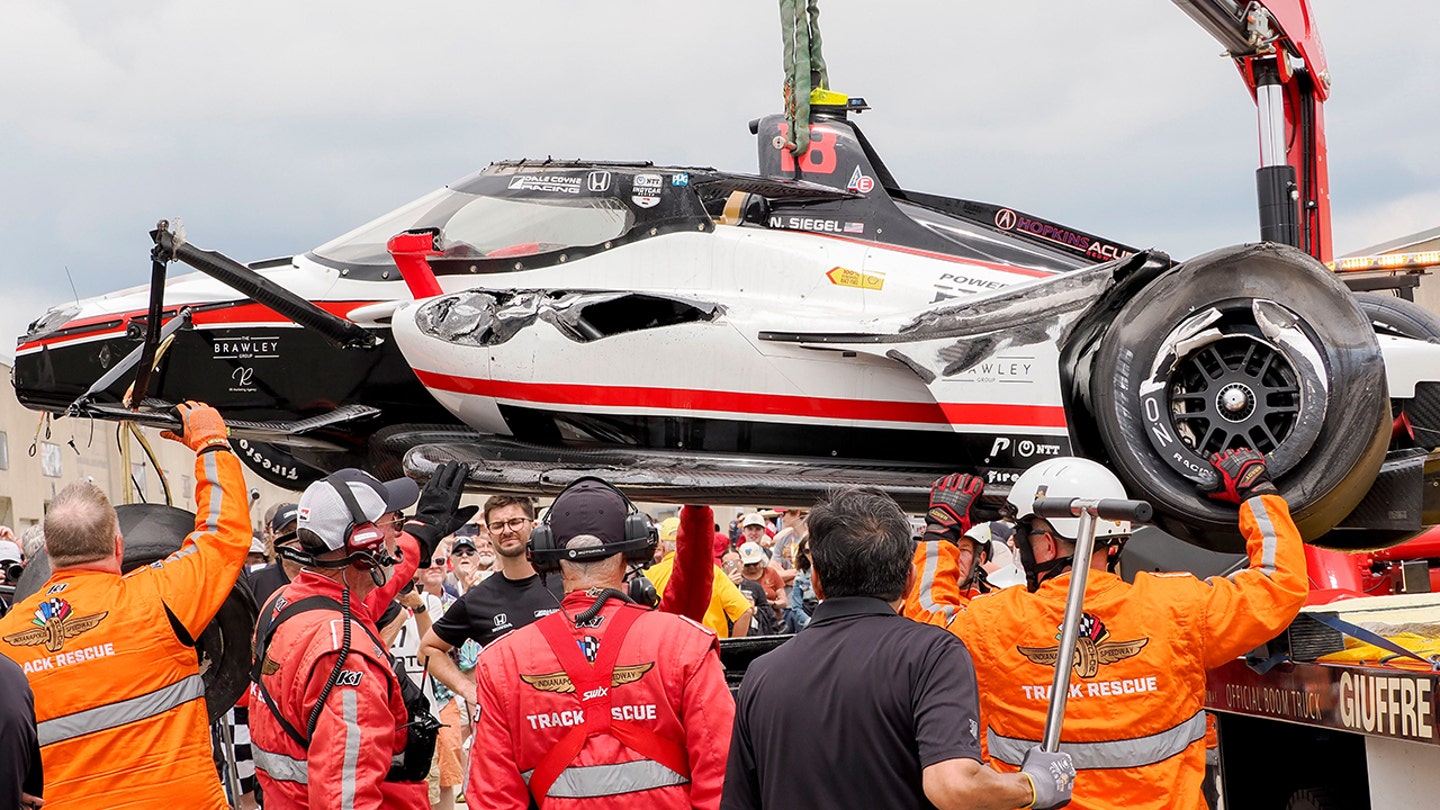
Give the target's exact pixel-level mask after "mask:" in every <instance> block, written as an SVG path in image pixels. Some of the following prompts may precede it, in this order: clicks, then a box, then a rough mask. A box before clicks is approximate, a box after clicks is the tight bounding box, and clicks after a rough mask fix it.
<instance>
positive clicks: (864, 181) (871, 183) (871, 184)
mask: <svg viewBox="0 0 1440 810" xmlns="http://www.w3.org/2000/svg"><path fill="white" fill-rule="evenodd" d="M874 188H875V178H873V177H871V176H870V175H868V174H861V173H860V167H859V166H856V167H855V171H854V173H853V174H851V175H850V182H849V183H846V184H845V190H846V191H853V192H855V193H857V194H869V193H870V192H871V191H872V190H873V189H874Z"/></svg>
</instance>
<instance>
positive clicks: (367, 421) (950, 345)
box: [14, 105, 1440, 549]
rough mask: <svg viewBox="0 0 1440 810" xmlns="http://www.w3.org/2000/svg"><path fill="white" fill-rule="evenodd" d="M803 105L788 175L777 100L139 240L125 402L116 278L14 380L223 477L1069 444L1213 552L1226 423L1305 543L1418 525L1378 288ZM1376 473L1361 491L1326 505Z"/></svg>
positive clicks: (534, 482) (855, 461) (983, 468)
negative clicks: (228, 454)
mask: <svg viewBox="0 0 1440 810" xmlns="http://www.w3.org/2000/svg"><path fill="white" fill-rule="evenodd" d="M813 115H814V117H813V125H812V138H813V144H814V145H813V146H812V149H811V150H810V151H809V152H808V153H807V154H806V155H805V156H804V157H803V158H802V160H801V161H800V164H801V165H799V166H798V167H795V166H788V165H785V164H784V161H785V159H786V158H787V157H788V153H785V152H783V151H781V150H776V149H775V148H774V147H773V145H772V143H773V141H774V139H775V138H776V137H777V136H778V135H779V133H780V131H781V127H782V125H783V120H782V119H781V118H780V117H779V116H773V117H769V118H765V119H762V120H760V121H756V122H754V123H753V124H752V130H753V131H754V132H755V134H756V135H757V136H758V142H759V151H760V158H761V173H760V174H759V175H742V174H734V173H726V172H719V171H714V170H711V169H703V168H676V167H658V166H653V165H651V164H646V163H635V164H620V163H585V162H549V161H547V162H543V163H535V162H513V163H496V164H493V165H491V166H490V167H488V168H487V169H485V170H483V171H481V172H479V173H477V174H475V175H472V176H470V177H467V178H465V179H463V180H461V181H459V182H457V183H454V184H453V185H451V186H449V187H446V188H444V189H441V190H439V191H436V192H434V193H432V194H430V195H428V196H426V197H424V198H422V199H420V200H417V201H416V202H414V203H411V204H409V205H406V206H404V207H402V208H400V209H398V210H397V211H395V212H394V213H392V214H389V215H386V216H384V217H381V218H380V219H378V220H376V221H374V222H372V223H370V224H367V225H365V226H363V227H361V228H359V229H357V230H355V231H353V232H351V233H349V234H346V235H345V236H342V237H340V238H338V239H336V240H334V241H331V242H329V243H326V244H324V245H321V246H320V247H318V248H316V249H315V250H313V251H311V252H310V253H307V254H305V255H303V256H297V257H294V258H292V259H287V260H281V261H272V262H262V263H257V264H255V265H252V266H250V267H248V268H247V267H244V266H240V265H238V264H236V263H233V262H229V261H228V260H225V259H224V257H221V256H219V255H218V254H212V253H206V252H204V251H198V250H196V249H194V248H193V246H190V245H188V244H186V243H184V242H183V241H182V240H180V239H178V238H176V235H174V234H170V233H169V232H167V231H163V230H161V231H157V234H156V237H157V241H158V242H159V243H160V247H157V251H158V252H162V253H164V252H166V251H168V252H169V254H170V255H172V256H176V255H178V256H181V257H182V258H186V259H187V261H190V262H191V263H192V264H196V265H197V266H201V267H205V268H207V269H208V270H209V271H210V272H211V273H212V275H213V276H214V277H211V276H207V275H200V274H196V275H190V276H184V277H181V278H176V279H173V280H171V281H170V282H169V283H168V284H166V285H163V286H162V289H163V291H164V302H163V307H162V313H163V315H162V320H164V321H165V323H166V326H167V327H174V328H173V342H172V343H171V344H170V345H169V347H168V351H165V352H164V353H163V354H161V355H160V357H159V359H158V361H155V362H154V363H153V365H154V391H153V393H152V395H151V397H150V398H149V399H148V400H146V401H145V402H144V403H143V404H144V405H146V406H147V407H146V408H145V409H143V410H142V412H141V413H138V414H137V413H134V412H132V411H131V410H129V409H127V408H125V407H124V406H123V405H122V404H121V399H122V397H123V396H124V393H125V389H126V384H127V382H128V376H127V375H125V374H120V375H115V374H110V375H109V377H111V378H113V379H111V381H110V383H109V384H107V385H102V386H96V385H94V383H95V382H96V378H97V377H101V376H102V375H105V374H106V373H107V371H111V372H113V371H115V370H117V369H120V368H129V366H126V365H125V364H124V361H123V360H122V358H125V357H126V355H133V354H135V353H136V352H139V351H140V350H141V349H142V348H143V344H144V342H145V341H144V339H143V332H144V328H143V327H144V325H145V323H146V319H147V307H146V304H147V296H148V295H149V291H148V290H147V289H146V288H143V287H140V288H135V289H132V290H129V291H125V292H122V293H116V294H112V295H108V296H103V297H100V298H95V299H90V300H88V301H82V302H81V303H80V304H79V305H78V306H66V307H57V308H55V309H52V310H51V311H50V312H49V313H47V314H46V315H45V316H44V317H42V318H40V319H39V320H38V321H36V322H35V323H34V324H33V325H32V327H31V328H30V331H29V333H28V334H26V335H25V336H24V337H22V338H21V339H20V345H19V349H18V352H17V360H16V366H15V373H14V384H15V387H16V391H17V393H18V395H19V397H20V398H21V400H22V401H23V402H25V403H26V404H27V405H30V406H31V407H36V408H42V409H49V410H53V411H57V412H65V411H67V410H68V411H69V412H70V413H72V414H74V415H77V416H91V417H99V418H108V419H122V418H138V419H141V420H142V421H144V420H148V421H151V422H155V423H159V422H163V421H164V420H165V419H166V417H165V416H164V414H163V408H164V406H166V405H167V404H169V403H174V402H177V401H181V400H184V399H187V398H195V399H201V400H205V401H207V402H210V403H212V404H214V405H215V406H216V407H218V408H219V409H220V410H221V411H222V413H224V414H225V415H226V417H227V419H229V420H231V421H232V424H234V426H235V433H236V435H237V436H239V437H241V439H242V442H241V443H240V444H241V445H242V450H243V451H244V456H245V458H246V460H247V462H249V463H250V464H251V466H252V467H253V468H255V469H256V471H257V472H260V473H261V474H263V475H266V476H267V477H270V478H273V479H275V480H277V481H279V482H282V483H286V482H288V483H291V484H292V485H296V486H299V485H303V484H304V483H305V482H306V480H308V479H309V478H311V477H314V476H316V475H319V474H321V473H323V472H324V471H326V470H329V469H334V468H337V467H340V466H344V465H348V464H357V463H358V464H362V465H365V466H369V467H371V468H377V470H378V471H379V472H381V473H382V474H389V473H391V472H393V471H394V465H395V464H397V463H399V462H400V461H401V460H402V459H403V460H404V463H405V464H406V465H407V466H408V468H409V469H410V470H411V471H412V472H414V473H416V474H421V475H423V474H424V473H425V472H427V471H428V470H429V469H430V468H432V467H433V466H434V465H436V464H439V463H441V462H443V461H444V460H445V459H447V458H452V457H457V458H463V459H466V460H469V461H472V462H479V464H478V467H477V471H476V473H475V481H474V485H475V486H476V487H480V488H483V487H487V486H488V487H499V486H504V487H506V488H509V489H518V490H528V491H533V492H553V491H554V490H555V489H556V488H558V487H561V486H563V485H564V484H565V483H566V482H567V481H569V480H571V479H572V478H573V477H575V476H577V475H580V474H583V473H586V472H595V471H599V472H602V473H603V474H605V475H607V476H608V477H610V478H611V479H612V480H616V481H617V482H619V483H621V484H622V485H624V486H626V487H627V488H629V489H630V490H631V491H632V492H634V493H636V494H637V496H639V497H649V498H656V499H659V498H664V499H671V500H683V499H715V500H727V499H736V498H739V499H741V500H744V501H760V500H768V501H776V502H803V501H805V500H807V499H811V498H814V497H815V496H816V495H817V494H818V493H820V492H822V491H823V490H824V489H826V488H827V487H829V486H832V485H834V484H836V483H841V482H851V481H853V482H866V483H874V484H876V485H879V486H882V487H885V488H887V489H889V490H890V491H892V492H893V493H895V494H896V495H897V497H899V498H900V499H901V500H902V501H904V502H906V503H907V505H911V506H915V505H918V504H920V503H921V500H920V499H921V498H923V494H924V491H925V485H926V483H927V482H928V481H929V480H930V479H931V478H932V477H933V476H934V475H936V474H938V473H939V472H940V471H942V470H950V469H955V468H964V469H970V470H973V471H975V472H977V473H979V474H981V475H983V476H984V477H985V479H986V480H987V481H988V482H989V483H990V485H991V492H992V493H995V494H1003V492H1004V491H1005V489H1006V485H1007V484H1008V482H1010V481H1012V480H1013V479H1014V477H1015V476H1016V475H1018V473H1019V472H1020V471H1021V470H1023V469H1024V468H1026V467H1027V466H1029V465H1030V464H1032V463H1034V462H1036V461H1039V460H1041V459H1043V458H1045V457H1048V456H1054V455H1065V454H1070V453H1082V454H1085V455H1089V456H1091V457H1096V458H1103V459H1106V460H1107V461H1108V463H1109V464H1111V465H1112V466H1113V467H1114V468H1115V469H1116V470H1117V472H1119V473H1120V474H1121V476H1122V477H1123V478H1124V479H1125V481H1126V483H1127V484H1128V485H1129V486H1130V487H1131V489H1132V492H1133V493H1134V494H1136V495H1137V496H1142V497H1145V498H1147V499H1149V500H1151V501H1152V502H1153V503H1154V504H1155V505H1156V506H1157V507H1158V510H1159V512H1160V514H1161V515H1162V517H1161V523H1162V525H1163V526H1164V528H1166V529H1167V530H1168V531H1169V532H1170V533H1172V534H1176V535H1177V536H1180V537H1182V538H1184V539H1187V540H1191V541H1192V542H1195V543H1197V544H1200V545H1203V546H1206V547H1210V548H1215V549H1233V548H1234V547H1235V546H1234V543H1235V539H1234V537H1233V514H1229V513H1227V512H1226V511H1225V510H1224V509H1222V508H1220V507H1218V506H1211V505H1210V504H1209V503H1207V502H1206V501H1205V500H1204V499H1203V498H1201V497H1199V496H1197V495H1196V493H1195V486H1196V484H1197V483H1200V482H1203V481H1204V480H1205V479H1206V477H1207V476H1208V475H1209V472H1208V465H1207V464H1206V463H1205V458H1206V456H1207V455H1208V454H1209V453H1211V452H1213V451H1216V450H1219V449H1223V448H1227V447H1235V446H1241V445H1245V446H1254V447H1257V448H1259V449H1261V450H1263V451H1264V452H1265V453H1266V454H1267V455H1268V457H1269V459H1270V465H1271V468H1272V470H1273V471H1274V472H1275V474H1276V475H1277V477H1278V480H1279V482H1280V485H1281V487H1282V490H1283V491H1284V492H1285V494H1286V495H1287V497H1289V498H1290V499H1291V501H1292V503H1293V504H1294V505H1295V511H1296V514H1297V517H1298V519H1299V522H1300V525H1301V526H1302V527H1303V529H1304V530H1305V532H1306V534H1307V536H1308V537H1311V538H1312V539H1320V538H1322V536H1323V538H1324V540H1322V542H1328V543H1330V544H1332V545H1338V546H1342V547H1345V546H1359V545H1378V544H1383V543H1384V542H1386V541H1388V540H1390V539H1392V538H1394V539H1399V538H1401V537H1403V536H1407V535H1408V534H1410V533H1413V532H1415V531H1418V530H1419V529H1420V527H1421V526H1422V525H1423V523H1424V522H1425V521H1426V519H1427V518H1426V517H1425V516H1424V515H1423V514H1422V513H1424V511H1425V508H1424V506H1423V505H1422V501H1421V497H1422V492H1423V491H1424V488H1423V487H1422V483H1423V480H1424V478H1425V475H1426V464H1427V459H1428V458H1429V455H1427V451H1429V450H1430V449H1431V446H1430V445H1429V444H1426V443H1425V442H1424V441H1423V438H1424V437H1426V436H1430V437H1433V436H1435V435H1437V434H1436V433H1434V432H1433V431H1435V430H1436V429H1440V420H1437V415H1440V346H1437V345H1435V344H1433V343H1427V342H1425V341H1424V340H1423V338H1425V337H1428V335H1424V334H1409V335H1408V336H1407V335H1406V334H1405V333H1404V330H1403V329H1401V330H1400V332H1399V333H1391V332H1393V331H1394V330H1387V332H1386V333H1385V334H1378V335H1377V333H1376V328H1377V327H1376V324H1375V323H1374V322H1379V323H1381V324H1382V325H1383V324H1386V323H1394V322H1396V321H1397V320H1398V319H1397V318H1394V317H1389V318H1387V316H1386V313H1387V312H1391V311H1392V310H1393V309H1394V304H1392V303H1388V302H1386V301H1383V300H1378V299H1370V298H1358V299H1357V297H1356V296H1355V295H1354V294H1352V293H1350V292H1349V291H1348V290H1347V289H1346V288H1345V287H1344V286H1343V285H1342V284H1341V283H1340V282H1339V281H1338V280H1337V279H1336V277H1335V276H1333V275H1332V274H1331V273H1330V272H1328V271H1327V270H1326V269H1325V268H1324V266H1322V265H1321V264H1320V263H1319V262H1317V261H1316V260H1315V259H1313V258H1311V257H1310V256H1308V255H1307V254H1305V253H1303V252H1301V251H1299V250H1296V249H1293V248H1288V247H1284V246H1279V245H1274V244H1267V243H1262V244H1256V245H1247V246H1241V247H1234V248H1226V249H1222V250H1218V251H1215V252H1212V253H1209V254H1206V255H1203V256H1200V257H1197V258H1194V259H1191V260H1189V261H1186V262H1183V263H1179V264H1175V263H1173V262H1171V260H1170V259H1169V258H1168V257H1166V256H1165V255H1164V254H1161V253H1158V252H1154V251H1137V250H1135V249H1133V248H1131V247H1128V246H1125V245H1121V244H1118V243H1115V242H1113V241H1110V240H1106V239H1102V238H1100V237H1097V236H1094V235H1092V234H1087V233H1083V232H1081V231H1078V230H1076V229H1073V228H1068V227H1065V226H1062V225H1060V224H1057V223H1054V222H1050V221H1047V220H1044V219H1041V218H1039V217H1035V216H1031V215H1028V214H1026V213H1023V212H1020V211H1015V210H1013V209H1010V208H1004V207H1000V206H993V205H986V204H981V203H975V202H968V201H963V200H957V199H951V198H946V197H938V196H932V195H928V194H920V193H916V192H911V191H906V190H903V189H901V188H900V187H899V185H898V184H897V183H896V182H895V181H894V179H893V178H892V177H891V176H890V174H889V173H888V172H887V171H886V169H885V166H884V164H883V163H882V162H881V161H880V159H879V157H878V156H877V155H876V153H875V152H874V150H873V149H872V148H871V147H870V145H869V143H868V142H867V141H866V140H865V138H864V136H863V135H862V134H861V132H860V130H859V129H858V128H857V127H856V126H855V123H854V121H853V120H852V118H853V110H852V109H850V107H849V106H847V105H836V106H833V107H825V106H819V107H817V108H816V109H815V111H814V114H813ZM796 168H798V169H799V170H800V172H801V178H800V179H798V180H797V179H794V177H795V174H796ZM397 234H398V235H401V238H398V239H394V240H393V242H392V237H396V236H397ZM391 248H393V249H394V250H393V252H392V250H391ZM165 258H169V256H166V257H165ZM232 265H233V267H232ZM227 269H233V270H234V275H226V272H225V271H226V270H227ZM241 271H245V273H248V274H249V276H253V279H249V281H248V282H247V277H244V276H243V274H242V273H241ZM401 271H404V274H405V275H404V276H403V277H402V272H401ZM407 278H408V279H409V280H410V281H411V286H410V287H407V281H406V279H407ZM222 279H223V280H224V281H223V282H222ZM247 284H248V286H247ZM427 285H428V286H427ZM234 287H238V288H240V289H244V290H248V291H250V293H251V294H250V295H249V296H248V297H243V296H237V295H236V293H235V290H234ZM411 287H413V288H414V289H416V290H419V291H420V294H418V295H416V294H412V292H411ZM277 288H278V291H277ZM266 294H270V295H271V296H272V297H270V298H265V297H264V296H265V295H266ZM282 294H289V297H288V298H287V297H285V296H284V295H282ZM289 298H297V299H303V300H300V301H299V302H298V304H293V305H292V304H287V303H286V302H287V301H288V300H289ZM260 300H264V301H266V302H267V304H270V305H267V304H262V303H259V301H260ZM1389 301H1391V302H1393V301H1395V299H1389ZM1402 303H1403V302H1402ZM300 305H304V306H305V307H308V309H305V308H303V307H302V308H301V309H295V307H296V306H300ZM323 318H329V319H331V320H332V321H338V322H340V324H341V325H343V326H344V327H346V328H348V329H349V330H350V332H342V333H341V336H340V337H337V336H336V335H335V334H332V332H330V331H326V330H325V329H324V328H323V327H324V326H325V325H326V324H329V323H330V322H329V321H324V320H322V319H323ZM297 319H298V321H297ZM1372 321H1373V322H1372ZM301 323H305V324H307V325H305V326H302V325H300V324H301ZM352 332H353V333H354V334H352ZM1412 332H1413V330H1412ZM1416 338H1421V339H1420V340H1417V339H1416ZM366 339H368V343H367V340H366ZM344 346H348V348H344ZM130 365H134V363H133V362H132V363H131V364H130ZM102 382H103V380H102ZM1397 419H1398V424H1400V425H1401V429H1396V424H1397ZM1416 437H1419V438H1420V441H1416ZM1432 444H1433V443H1432ZM1434 466H1435V465H1434V463H1433V460H1432V461H1431V462H1430V467H1431V469H1430V475H1431V476H1432V477H1433V475H1434V469H1433V468H1434ZM379 468H388V469H379ZM1377 488H1378V489H1380V490H1383V492H1382V493H1381V496H1383V497H1384V499H1385V501H1384V504H1383V506H1384V508H1383V509H1379V508H1375V509H1371V508H1369V507H1367V506H1365V505H1364V504H1362V501H1364V499H1365V497H1366V495H1367V493H1369V492H1371V490H1372V489H1377ZM1376 501H1377V503H1378V501H1379V496H1377V498H1376ZM1432 501H1433V498H1432ZM1357 506H1359V507H1361V508H1360V509H1358V510H1357V509H1356V507H1357ZM1431 506H1432V508H1431V511H1432V512H1433V511H1434V510H1433V503H1432V504H1431ZM1430 520H1431V522H1433V518H1430ZM1336 526H1345V527H1350V528H1351V529H1352V530H1353V531H1347V530H1344V529H1342V530H1334V531H1332V529H1333V527H1336ZM1361 530H1363V531H1361ZM1377 532H1383V533H1380V534H1377ZM1327 533H1328V534H1327Z"/></svg>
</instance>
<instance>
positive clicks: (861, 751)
mask: <svg viewBox="0 0 1440 810" xmlns="http://www.w3.org/2000/svg"><path fill="white" fill-rule="evenodd" d="M810 522H811V535H810V550H811V554H812V555H813V560H812V562H813V566H812V568H811V572H812V575H813V577H814V579H813V583H814V586H815V590H816V592H817V593H819V594H820V596H821V597H823V598H824V601H823V602H821V603H820V605H819V607H817V608H816V610H815V617H814V620H813V621H812V622H811V626H810V628H809V629H808V630H806V632H804V633H801V634H800V635H798V636H796V637H795V639H793V640H791V641H788V642H786V643H785V644H784V645H783V646H781V647H779V648H778V649H776V650H774V651H772V652H770V653H768V654H766V655H763V656H761V657H760V658H758V659H756V660H755V662H754V663H752V664H751V665H750V668H749V670H748V671H747V672H746V673H745V680H744V682H743V683H742V684H741V686H740V694H739V697H738V698H737V701H736V704H737V705H736V710H735V730H734V733H733V735H732V736H731V741H730V758H729V765H728V767H727V769H726V772H725V795H724V800H723V801H722V803H721V806H722V807H724V808H726V810H746V809H747V808H760V807H827V808H828V807H886V808H901V807H913V808H925V807H946V808H1028V807H1037V808H1050V807H1058V806H1061V805H1063V804H1064V803H1065V801H1066V800H1068V799H1069V795H1070V784H1071V780H1072V779H1073V775H1074V770H1073V769H1072V768H1070V764H1069V757H1068V756H1067V755H1066V754H1046V753H1044V752H1043V751H1041V750H1040V748H1039V747H1036V748H1035V749H1033V751H1032V752H1031V753H1030V755H1029V756H1028V757H1027V759H1026V763H1025V766H1024V769H1023V771H1022V773H1020V774H999V773H996V772H995V771H993V770H991V769H990V768H988V767H986V766H985V765H984V764H982V762H981V758H980V739H979V722H980V706H979V697H978V695H977V690H976V685H975V668H974V665H973V663H972V662H971V659H970V654H969V652H968V651H967V650H966V649H965V645H964V644H963V643H959V640H958V639H956V638H954V637H953V636H950V635H948V634H947V633H945V632H944V631H943V630H941V629H940V628H937V627H931V626H927V625H924V624H920V623H918V622H911V621H908V620H906V619H904V618H903V617H902V616H900V614H899V609H900V605H901V603H902V601H903V596H904V594H905V591H906V590H907V589H908V588H909V586H910V585H911V584H912V583H913V574H912V571H911V554H912V551H913V547H914V544H913V542H912V541H911V537H910V527H909V523H908V521H907V519H906V517H905V515H904V513H902V512H901V511H900V507H899V506H897V505H896V504H895V502H894V501H893V500H891V499H890V498H889V496H887V495H885V494H883V493H881V492H879V491H878V490H873V489H848V490H843V491H841V492H839V493H837V494H836V495H834V496H833V497H832V498H831V499H830V501H829V502H827V503H822V504H819V505H817V506H816V507H815V509H814V510H813V511H812V513H811V521H810ZM827 740H830V741H834V740H843V741H844V742H843V744H842V745H827V744H824V743H823V742H821V744H817V741H827ZM1052 769H1053V770H1052Z"/></svg>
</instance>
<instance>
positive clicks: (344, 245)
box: [311, 188, 634, 265]
mask: <svg viewBox="0 0 1440 810" xmlns="http://www.w3.org/2000/svg"><path fill="white" fill-rule="evenodd" d="M633 225H634V214H633V213H632V212H631V211H630V209H629V208H628V207H627V206H626V205H625V204H624V203H623V202H621V201H620V200H619V199H616V198H613V197H580V198H568V199H561V198H558V197H557V198H550V197H546V198H523V197H488V196H480V195H476V194H471V193H467V192H462V191H455V190H453V189H449V188H444V189H440V190H439V191H435V192H433V193H431V194H427V195H426V196H424V197H421V198H420V199H418V200H416V201H415V202H412V203H410V204H409V205H406V206H404V207H402V208H399V209H396V210H395V211H392V212H390V213H388V214H385V215H384V216H382V217H379V218H378V219H375V220H372V221H370V222H368V223H366V224H364V225H361V226H360V227H359V228H356V229H355V230H353V231H351V232H349V233H347V234H345V235H344V236H341V237H339V238H338V239H332V240H331V241H329V242H326V243H325V244H323V245H321V246H320V247H318V248H315V250H313V251H311V253H312V254H313V255H314V256H316V257H318V258H320V259H324V260H327V261H329V262H333V263H337V264H342V265H390V264H391V259H390V253H389V251H388V250H387V249H386V244H387V243H388V242H389V241H390V238H391V237H393V236H395V235H396V234H398V233H401V232H403V231H406V230H410V229H413V228H439V229H440V232H441V248H442V249H443V250H444V253H445V255H446V256H451V257H473V258H484V257H493V258H502V257H508V256H520V255H528V254H533V253H545V252H548V251H551V250H560V249H563V248H567V247H575V246H590V245H598V244H600V243H602V242H605V241H606V240H609V239H614V238H616V237H619V236H621V235H623V234H625V233H626V232H627V231H629V230H630V228H631V227H632V226H633Z"/></svg>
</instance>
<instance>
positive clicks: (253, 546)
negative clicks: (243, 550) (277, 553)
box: [245, 532, 270, 573]
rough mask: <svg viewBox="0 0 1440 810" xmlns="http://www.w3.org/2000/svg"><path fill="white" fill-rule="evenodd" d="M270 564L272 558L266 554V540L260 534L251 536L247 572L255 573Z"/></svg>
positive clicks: (246, 561)
mask: <svg viewBox="0 0 1440 810" xmlns="http://www.w3.org/2000/svg"><path fill="white" fill-rule="evenodd" d="M269 563H270V558H269V556H267V555H266V552H265V538H264V537H263V536H261V535H260V533H259V532H256V533H254V534H252V535H250V553H249V554H246V555H245V571H246V572H247V573H249V572H254V571H257V570H259V569H261V568H264V567H265V566H266V565H268V564H269Z"/></svg>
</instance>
